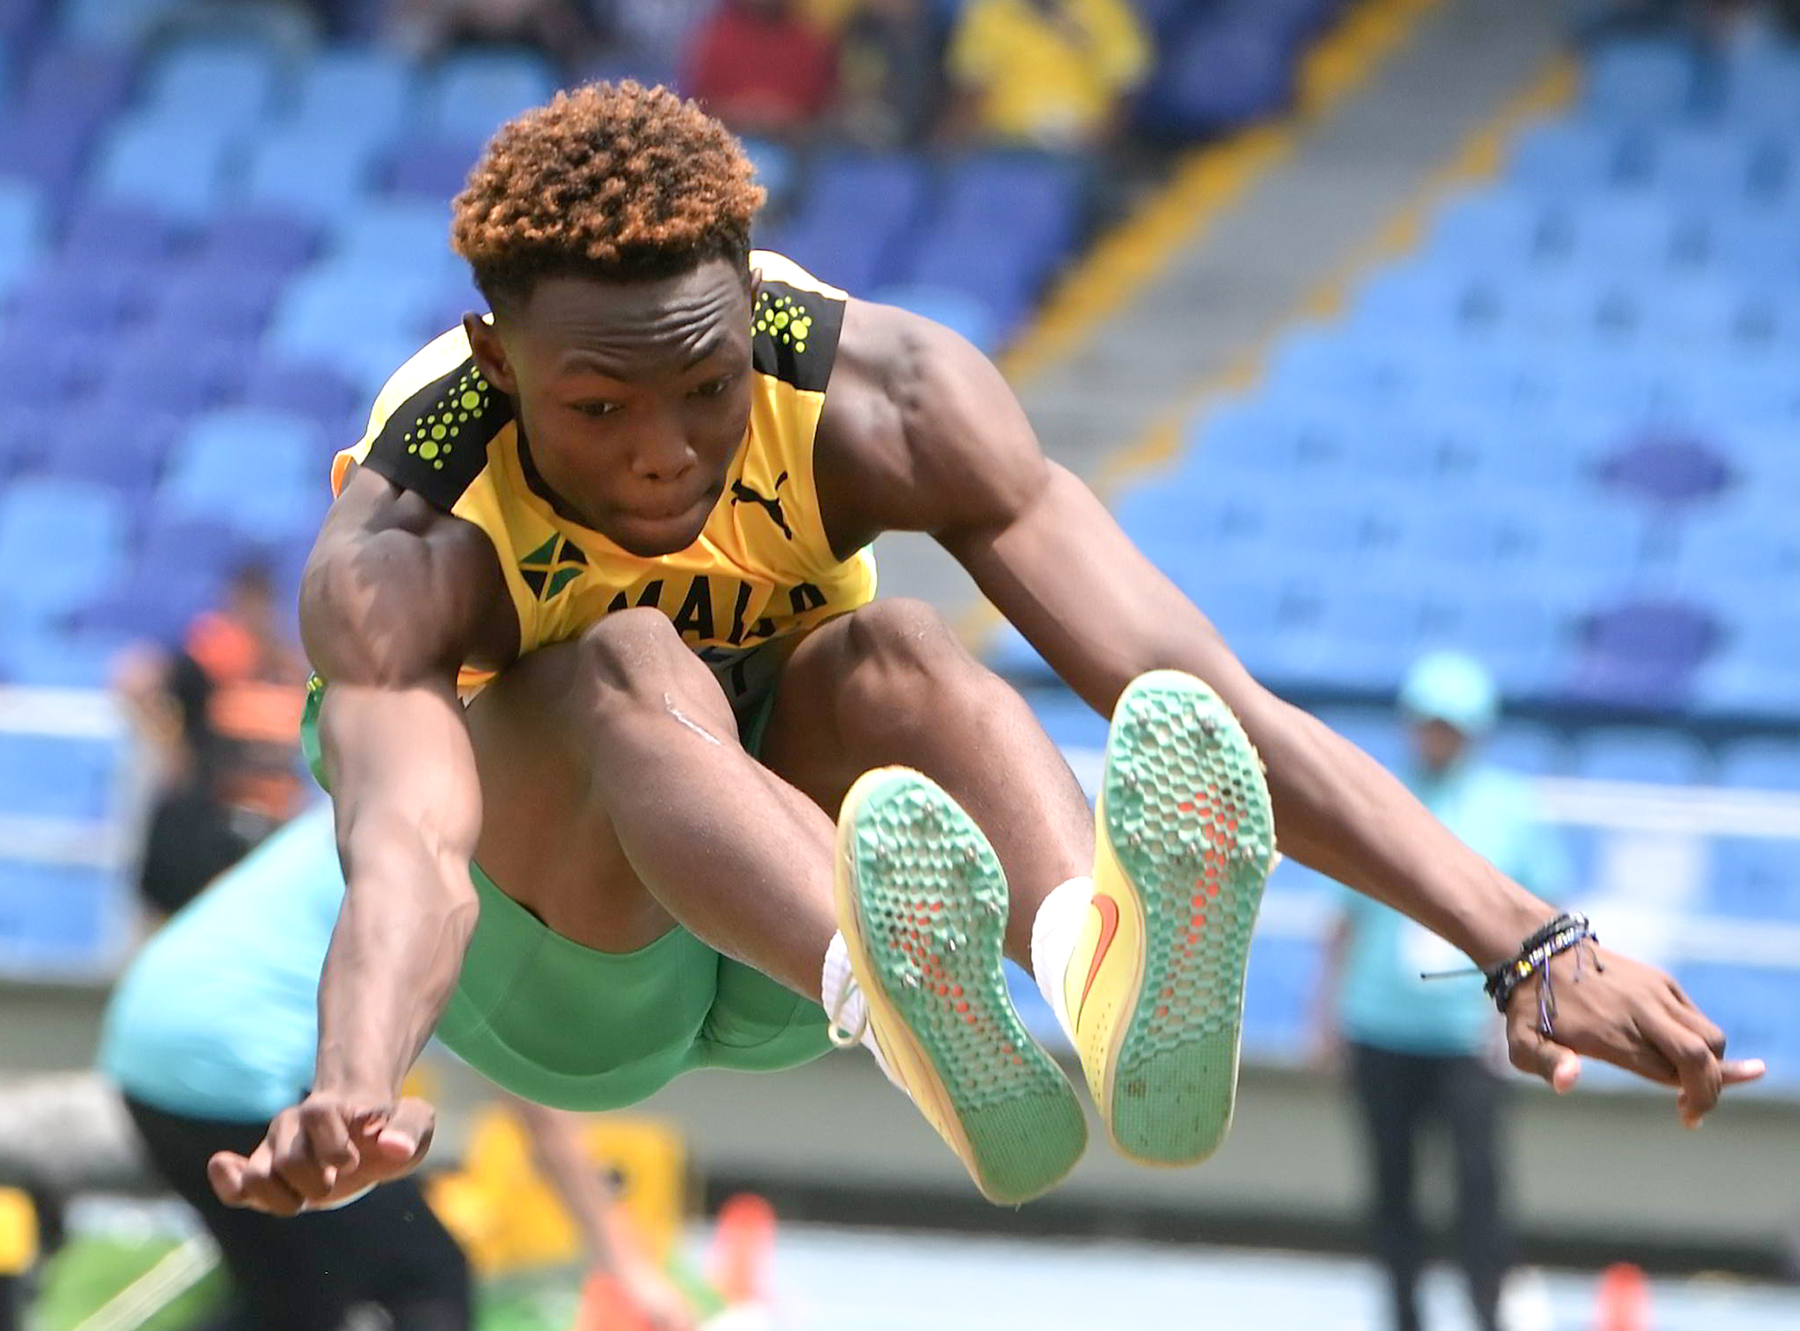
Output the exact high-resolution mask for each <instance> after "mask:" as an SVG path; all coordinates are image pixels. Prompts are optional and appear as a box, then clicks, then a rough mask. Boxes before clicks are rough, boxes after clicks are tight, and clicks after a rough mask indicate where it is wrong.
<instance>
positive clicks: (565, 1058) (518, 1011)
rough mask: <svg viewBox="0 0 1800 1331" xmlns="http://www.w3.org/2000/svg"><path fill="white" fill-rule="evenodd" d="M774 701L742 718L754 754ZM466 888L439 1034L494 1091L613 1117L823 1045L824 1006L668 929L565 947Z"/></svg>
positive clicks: (312, 702)
mask: <svg viewBox="0 0 1800 1331" xmlns="http://www.w3.org/2000/svg"><path fill="white" fill-rule="evenodd" d="M323 696H324V685H323V684H322V683H320V682H319V681H318V680H317V679H316V678H315V679H314V680H313V682H312V684H311V686H310V687H309V688H308V690H307V696H306V711H305V714H304V717H303V719H302V721H301V741H302V746H303V748H304V749H305V752H306V756H307V758H308V760H309V761H310V762H311V764H312V768H313V774H314V775H315V776H316V777H318V778H319V782H320V784H321V785H324V784H325V781H324V771H323V767H322V765H321V763H320V762H319V743H318V713H319V705H320V701H321V699H322V698H323ZM773 700H774V694H773V690H772V689H771V690H769V691H768V693H767V695H766V696H765V697H763V698H761V699H758V700H757V701H756V702H755V703H754V704H753V705H751V706H747V707H743V708H741V709H740V711H739V713H738V715H739V728H740V733H741V735H742V737H743V740H744V745H745V747H746V748H747V749H749V750H750V751H751V752H752V753H755V752H756V751H757V749H758V747H759V742H760V740H761V738H762V732H763V729H764V726H765V725H766V723H767V720H768V713H769V711H770V709H771V707H772V705H773ZM469 877H470V879H471V880H472V881H473V882H474V884H475V892H476V895H477V897H478V898H479V900H480V903H481V914H480V917H479V919H478V920H477V921H476V924H475V932H474V934H473V935H472V937H471V938H470V940H469V949H468V952H467V953H466V954H464V957H463V965H462V972H461V974H460V975H459V976H458V977H457V982H456V989H455V992H454V993H452V995H451V997H450V1002H449V1005H448V1006H447V1007H446V1008H445V1010H444V1016H443V1019H442V1020H441V1021H440V1022H439V1023H438V1029H437V1035H438V1038H439V1039H440V1040H442V1041H443V1043H444V1044H445V1045H447V1046H448V1047H449V1048H450V1049H451V1051H452V1052H454V1053H455V1054H456V1055H457V1056H458V1057H459V1058H461V1059H463V1060H464V1061H465V1062H466V1063H468V1064H469V1066H470V1067H472V1068H474V1069H475V1070H476V1071H477V1072H479V1073H481V1074H482V1075H483V1076H484V1077H486V1078H488V1079H489V1080H490V1081H492V1082H494V1083H495V1084H496V1085H498V1086H500V1087H502V1088H504V1089H506V1090H508V1091H511V1092H512V1093H513V1094H515V1095H519V1096H523V1097H524V1098H525V1099H527V1100H534V1101H536V1102H537V1103H539V1104H544V1105H550V1106H553V1107H555V1108H558V1109H575V1110H602V1109H620V1108H623V1107H625V1106H626V1105H631V1104H636V1103H637V1102H638V1101H640V1100H643V1099H645V1098H646V1097H648V1096H649V1095H651V1094H653V1093H654V1092H656V1091H657V1090H659V1089H661V1088H662V1087H663V1086H664V1085H666V1084H667V1083H668V1082H669V1081H671V1080H672V1079H673V1078H675V1077H678V1076H680V1075H681V1074H682V1073H683V1072H688V1071H691V1070H693V1069H695V1068H735V1069H738V1070H741V1071H745V1072H774V1071H778V1070H780V1069H782V1068H789V1067H794V1066H796V1065H798V1064H800V1063H805V1062H809V1061H810V1060H812V1059H815V1058H817V1057H819V1056H820V1055H821V1054H824V1053H825V1052H826V1051H827V1050H829V1049H830V1048H831V1041H830V1039H829V1037H828V1035H827V1033H826V1020H825V1013H824V1011H823V1009H821V1008H820V1007H819V1005H818V1004H817V1003H813V1002H810V1001H809V1000H807V999H804V998H801V997H800V996H799V995H798V994H796V993H794V992H793V991H792V990H790V989H788V988H786V987H785V986H783V985H780V984H777V983H776V982H775V981H774V980H771V979H770V978H769V977H768V976H766V975H764V974H763V973H762V972H761V971H758V970H755V969H753V968H752V967H749V966H746V965H744V964H742V963H741V962H737V961H733V960H732V959H731V958H729V957H725V956H721V955H720V954H719V953H717V952H715V951H714V950H713V949H712V948H710V947H708V946H707V945H706V944H705V943H703V942H701V941H700V940H699V939H698V938H696V937H694V935H693V934H691V933H689V932H688V931H687V930H686V929H683V928H682V927H681V926H680V925H676V926H675V927H674V928H672V929H670V930H669V932H668V933H666V934H664V935H663V936H662V937H661V938H659V939H657V940H656V941H655V942H653V943H651V944H650V945H648V946H647V947H642V948H639V949H638V950H637V951H636V952H596V951H594V950H593V949H592V948H588V947H583V946H582V945H581V944H579V943H576V942H573V941H571V940H569V939H567V938H564V937H563V936H562V935H561V934H559V933H557V932H555V931H554V930H553V929H551V928H550V927H549V926H548V925H546V924H544V923H543V921H541V920H539V919H538V917H537V916H536V915H534V914H532V912H531V911H529V910H527V909H526V908H525V907H524V906H521V905H520V904H519V903H518V902H516V901H514V900H513V899H512V898H511V897H509V896H507V895H506V893H505V892H503V891H502V890H501V889H500V888H498V887H496V886H495V885H494V882H493V880H492V879H490V878H489V877H488V876H487V875H486V874H485V873H483V872H482V870H481V868H480V867H479V866H478V865H474V864H471V865H470V866H469Z"/></svg>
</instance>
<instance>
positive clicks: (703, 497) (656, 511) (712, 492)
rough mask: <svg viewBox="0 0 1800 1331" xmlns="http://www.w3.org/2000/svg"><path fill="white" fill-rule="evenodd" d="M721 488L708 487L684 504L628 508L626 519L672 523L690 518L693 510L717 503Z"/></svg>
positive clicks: (709, 506)
mask: <svg viewBox="0 0 1800 1331" xmlns="http://www.w3.org/2000/svg"><path fill="white" fill-rule="evenodd" d="M721 488H722V487H719V486H708V487H707V488H706V489H704V490H702V491H701V492H700V493H699V494H698V495H696V496H695V497H694V498H692V499H690V500H688V501H687V502H686V503H685V504H677V505H673V506H668V505H665V506H661V507H657V508H628V509H626V510H624V511H625V514H626V516H627V517H630V518H634V519H636V520H637V521H639V522H674V521H675V520H676V519H677V518H686V517H692V516H693V515H694V512H695V510H696V509H699V508H701V507H705V508H708V509H710V508H711V507H712V506H713V505H714V504H716V503H717V502H718V501H719V494H720V492H721Z"/></svg>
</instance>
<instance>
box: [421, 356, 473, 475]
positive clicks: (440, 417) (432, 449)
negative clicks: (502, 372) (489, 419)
mask: <svg viewBox="0 0 1800 1331" xmlns="http://www.w3.org/2000/svg"><path fill="white" fill-rule="evenodd" d="M493 399H494V390H493V388H492V387H491V386H490V385H489V384H488V381H487V379H486V377H485V376H484V375H483V374H482V373H481V371H480V370H478V369H476V368H475V366H474V365H470V366H469V368H468V369H466V370H464V371H463V372H462V375H461V376H460V377H459V378H458V379H457V381H456V383H455V385H454V386H453V387H452V388H451V389H450V391H449V392H447V393H445V394H444V396H443V397H441V398H439V399H438V401H437V403H436V405H434V406H433V407H432V408H431V409H430V410H428V411H425V412H423V413H421V415H420V416H419V419H418V420H416V421H414V422H413V426H412V428H411V429H410V430H408V431H407V432H406V451H407V452H408V453H411V454H413V455H414V456H416V457H418V458H420V459H422V460H423V461H426V462H429V463H430V464H431V465H432V468H433V469H434V470H436V471H442V470H443V469H444V459H445V458H447V457H449V456H450V454H451V453H453V452H454V451H455V450H456V440H457V438H458V437H459V436H460V435H461V434H462V429H463V426H465V425H467V424H468V423H469V422H470V421H472V420H474V419H475V418H476V417H477V416H479V415H481V413H482V412H484V411H486V410H487V408H488V404H489V403H490V402H492V401H493Z"/></svg>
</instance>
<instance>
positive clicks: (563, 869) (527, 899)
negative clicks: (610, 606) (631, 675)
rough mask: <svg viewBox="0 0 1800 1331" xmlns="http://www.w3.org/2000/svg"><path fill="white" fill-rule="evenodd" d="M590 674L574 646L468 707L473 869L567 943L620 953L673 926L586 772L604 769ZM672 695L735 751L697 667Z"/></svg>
mask: <svg viewBox="0 0 1800 1331" xmlns="http://www.w3.org/2000/svg"><path fill="white" fill-rule="evenodd" d="M593 671H594V659H593V654H592V652H591V651H588V650H585V649H584V647H583V645H582V644H581V643H579V642H569V643H559V644H557V645H555V646H551V647H544V648H540V649H538V650H537V651H534V652H531V653H528V654H527V655H526V656H524V657H521V658H520V659H519V660H518V661H516V662H514V663H513V664H512V665H510V666H508V667H507V668H506V669H505V670H503V671H502V672H501V673H500V675H499V676H498V677H497V678H496V679H495V680H494V682H493V683H492V684H490V685H489V686H488V687H487V688H486V689H484V690H483V691H482V693H481V694H480V696H478V697H477V698H476V699H475V700H474V701H473V702H472V703H471V704H470V705H469V709H468V724H469V735H470V738H471V740H472V742H473V745H474V749H475V764H476V768H477V770H478V771H479V773H480V777H481V797H482V832H481V841H480V844H479V845H478V847H477V848H476V853H475V861H476V863H477V864H479V865H480V866H481V868H482V870H483V871H484V872H485V873H486V874H487V875H488V877H489V878H491V879H492V880H493V882H494V884H495V885H496V886H497V887H499V888H500V889H501V890H502V891H503V892H505V893H506V894H507V895H508V896H510V897H512V898H513V899H514V900H516V901H518V902H520V903H521V904H523V905H525V906H527V907H528V908H530V909H531V910H532V911H533V912H534V913H535V914H536V915H537V916H538V917H539V918H540V919H541V920H543V921H544V923H545V924H547V925H549V926H550V928H552V929H553V930H555V931H556V932H557V933H559V934H561V935H563V936H564V937H565V938H569V939H571V940H573V941H575V942H578V943H582V944H584V945H585V946H588V947H593V948H597V949H599V950H601V951H607V952H620V951H629V950H632V949H635V948H638V947H642V946H644V945H646V944H648V943H650V942H652V941H654V940H655V939H657V938H659V937H661V936H662V935H663V934H664V933H666V932H668V930H669V928H670V927H671V926H672V925H673V923H674V921H673V919H672V918H671V917H670V916H669V914H668V913H667V912H666V911H665V910H664V909H663V908H662V906H661V905H659V904H658V903H657V901H656V899H655V898H654V897H653V896H652V895H651V894H650V892H649V891H648V890H647V889H646V888H645V887H644V886H643V884H642V883H641V882H640V881H639V879H638V876H637V874H636V873H635V872H634V871H633V870H632V868H631V865H630V862H629V861H628V860H627V858H626V856H625V853H624V851H623V849H622V848H621V847H620V845H619V838H618V835H617V833H616V831H615V830H614V828H613V823H612V819H611V818H610V816H609V815H608V814H607V811H606V808H605V807H604V805H603V804H602V803H601V802H600V801H599V800H598V799H597V798H596V797H595V795H594V792H593V786H594V782H593V774H594V764H596V763H598V762H603V761H605V746H604V736H603V734H602V733H601V730H600V727H601V726H602V725H603V724H604V720H603V718H602V715H601V711H602V709H600V708H599V707H598V705H597V702H596V696H595V690H596V686H595V683H594V680H593V678H592V676H593ZM695 672H697V673H695ZM675 687H678V688H679V689H680V701H681V706H682V709H683V714H684V715H690V716H692V717H693V719H694V720H695V721H696V723H697V724H700V725H703V726H706V727H707V728H708V729H709V730H710V731H711V732H712V733H715V734H718V735H720V736H724V737H729V739H728V742H735V736H736V733H737V732H736V729H735V725H734V722H733V720H732V714H731V708H730V706H729V705H728V704H727V703H726V701H725V696H724V693H723V691H722V690H720V689H719V687H718V685H717V683H716V682H715V681H714V680H713V679H712V678H711V675H710V673H709V672H707V671H706V669H705V668H704V667H703V666H700V665H699V664H698V662H695V663H694V671H683V672H681V677H680V679H679V681H678V684H677V685H676V686H675Z"/></svg>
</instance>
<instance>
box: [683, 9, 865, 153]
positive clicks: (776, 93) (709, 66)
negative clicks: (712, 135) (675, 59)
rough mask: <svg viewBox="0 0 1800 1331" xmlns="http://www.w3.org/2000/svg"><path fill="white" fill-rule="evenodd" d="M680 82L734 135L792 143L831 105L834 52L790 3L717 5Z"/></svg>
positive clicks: (699, 34)
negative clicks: (768, 138)
mask: <svg viewBox="0 0 1800 1331" xmlns="http://www.w3.org/2000/svg"><path fill="white" fill-rule="evenodd" d="M683 82H684V85H685V91H686V92H687V93H688V95H689V96H691V97H695V98H697V99H699V100H700V101H701V102H702V103H704V104H705V106H706V109H707V110H708V111H710V112H711V113H712V114H714V115H716V116H718V117H719V119H721V120H723V121H724V122H725V123H726V124H728V125H730V126H731V128H733V129H734V130H737V131H739V132H740V133H744V134H763V135H767V136H769V137H771V138H794V137H796V136H798V135H800V134H803V133H804V132H806V131H807V130H808V129H810V128H811V127H813V126H814V125H816V124H817V123H818V122H819V121H820V120H821V119H822V118H823V117H824V116H825V114H826V113H827V112H828V111H829V110H830V108H831V103H832V97H833V95H834V93H835V91H836V87H837V48H836V46H835V44H834V43H833V41H832V39H831V38H830V37H828V36H827V35H826V34H825V33H824V32H822V31H820V30H819V29H818V28H816V27H814V26H813V25H812V23H811V22H810V21H809V20H808V19H807V18H806V17H805V15H804V14H803V13H802V12H801V11H800V9H799V8H798V7H797V5H796V4H795V3H794V0H722V3H721V4H720V5H719V7H718V9H716V10H714V11H713V13H712V15H711V16H710V17H709V18H708V19H707V20H706V21H705V22H704V23H702V24H701V25H700V27H699V29H698V30H697V31H696V32H695V33H694V39H693V42H692V44H691V46H690V47H689V50H688V54H687V59H686V61H685V72H684V78H683Z"/></svg>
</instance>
